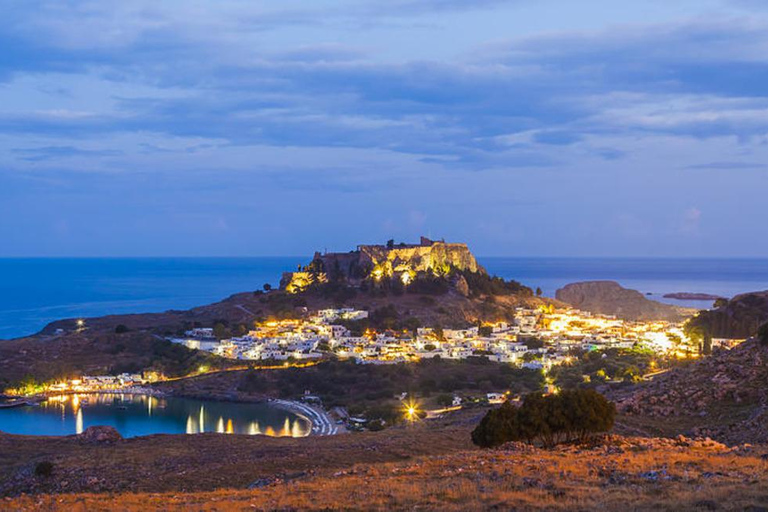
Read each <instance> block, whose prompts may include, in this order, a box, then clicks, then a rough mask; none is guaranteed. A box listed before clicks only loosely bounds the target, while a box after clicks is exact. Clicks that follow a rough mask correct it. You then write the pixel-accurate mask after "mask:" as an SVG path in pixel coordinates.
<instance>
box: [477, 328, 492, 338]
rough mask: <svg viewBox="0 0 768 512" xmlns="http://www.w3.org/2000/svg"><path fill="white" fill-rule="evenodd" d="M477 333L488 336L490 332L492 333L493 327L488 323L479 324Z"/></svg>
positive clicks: (484, 336)
mask: <svg viewBox="0 0 768 512" xmlns="http://www.w3.org/2000/svg"><path fill="white" fill-rule="evenodd" d="M477 333H478V334H479V335H480V336H482V337H483V338H490V337H491V334H493V327H491V326H490V325H481V326H480V327H479V328H478V330H477Z"/></svg>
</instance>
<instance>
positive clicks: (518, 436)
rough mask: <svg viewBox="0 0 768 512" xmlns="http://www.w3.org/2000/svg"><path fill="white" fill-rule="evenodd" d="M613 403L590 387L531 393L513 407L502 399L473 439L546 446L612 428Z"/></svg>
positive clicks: (486, 445)
mask: <svg viewBox="0 0 768 512" xmlns="http://www.w3.org/2000/svg"><path fill="white" fill-rule="evenodd" d="M615 417H616V406H615V405H614V404H613V403H611V402H609V401H608V400H607V399H606V398H605V397H604V396H603V395H601V394H600V393H598V392H596V391H594V390H591V389H574V390H567V391H563V392H562V393H560V394H557V395H546V396H545V395H542V394H540V393H532V394H530V395H527V396H526V397H525V399H524V401H523V404H522V405H521V406H520V407H519V408H516V407H515V406H513V405H512V404H511V403H509V402H505V403H504V404H503V405H502V406H501V407H500V408H498V409H494V410H491V411H489V412H488V414H486V415H485V417H484V418H483V419H482V420H481V421H480V424H479V425H478V426H477V427H476V428H475V429H474V430H473V431H472V442H473V443H475V444H476V445H478V446H481V447H483V448H490V447H494V446H499V445H502V444H504V443H507V442H510V441H524V442H527V443H531V444H533V443H536V442H540V443H541V444H543V445H544V446H546V447H551V446H554V445H556V444H558V443H562V442H566V441H570V440H574V439H578V440H580V441H584V440H585V439H587V438H589V437H590V436H592V435H593V434H596V433H599V432H607V431H609V430H610V429H611V428H613V423H614V419H615Z"/></svg>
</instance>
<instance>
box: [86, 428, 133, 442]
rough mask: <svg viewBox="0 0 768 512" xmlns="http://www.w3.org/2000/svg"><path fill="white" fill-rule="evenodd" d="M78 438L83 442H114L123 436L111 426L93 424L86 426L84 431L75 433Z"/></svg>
mask: <svg viewBox="0 0 768 512" xmlns="http://www.w3.org/2000/svg"><path fill="white" fill-rule="evenodd" d="M77 438H78V440H80V441H81V442H84V443H92V444H101V443H114V442H117V441H120V440H122V439H123V436H121V435H120V433H119V432H118V431H117V430H115V429H114V428H112V427H107V426H95V427H88V428H87V429H85V432H83V433H82V434H78V435H77Z"/></svg>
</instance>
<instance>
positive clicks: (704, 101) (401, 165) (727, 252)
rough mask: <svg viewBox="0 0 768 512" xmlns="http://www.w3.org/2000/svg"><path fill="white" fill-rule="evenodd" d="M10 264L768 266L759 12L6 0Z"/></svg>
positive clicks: (764, 48)
mask: <svg viewBox="0 0 768 512" xmlns="http://www.w3.org/2000/svg"><path fill="white" fill-rule="evenodd" d="M2 12H3V14H2V16H0V48H2V51H1V52H0V218H2V222H0V257H32V256H35V257H36V256H41V257H57V256H78V257H79V256H275V255H305V254H306V255H309V254H311V253H312V252H313V251H315V250H325V249H327V250H338V251H345V250H349V249H352V248H354V246H356V245H357V244H359V243H377V242H378V243H383V242H385V241H386V240H388V239H390V238H394V239H396V240H397V241H415V240H418V237H419V235H422V234H423V235H428V236H431V237H434V238H445V239H446V240H447V241H463V242H467V243H468V244H469V245H470V248H472V249H473V251H474V252H475V253H477V254H479V255H482V256H565V257H586V256H619V257H629V256H636V257H670V256H673V257H699V256H700V257H768V237H765V236H761V235H762V233H763V232H764V226H766V225H768V208H766V207H765V200H764V197H765V195H766V192H767V191H768V2H764V1H762V0H751V1H750V0H695V1H694V0H675V1H669V0H639V1H634V2H629V1H626V2H623V1H622V2H617V1H615V0H579V1H578V2H574V1H571V0H388V1H386V2H382V1H380V0H301V1H299V0H280V1H276V0H272V1H264V0H216V1H208V0H164V1H162V2H158V1H156V0H154V1H144V0H132V1H131V2H125V1H122V0H116V1H112V0H94V1H90V0H4V1H3V2H2Z"/></svg>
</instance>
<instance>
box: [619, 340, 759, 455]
mask: <svg viewBox="0 0 768 512" xmlns="http://www.w3.org/2000/svg"><path fill="white" fill-rule="evenodd" d="M766 383H768V347H766V346H764V345H763V344H761V343H760V342H758V341H757V340H749V341H746V342H744V343H742V344H741V345H739V346H737V347H735V348H733V349H731V350H729V351H725V350H721V351H716V352H715V353H714V354H713V355H712V356H710V357H707V358H704V359H701V360H699V361H697V362H696V363H694V364H692V365H690V366H688V367H684V368H676V369H674V370H671V371H669V372H668V373H666V374H664V375H659V376H657V377H656V378H654V380H653V381H651V382H648V383H645V384H642V385H639V386H636V387H633V388H630V389H628V390H624V391H620V392H617V393H615V394H613V396H612V398H613V399H614V400H615V401H616V403H617V408H618V410H619V412H620V413H621V415H622V422H624V423H627V424H630V425H633V426H635V427H638V428H640V429H643V430H644V431H645V432H646V433H648V434H652V435H653V434H672V433H680V432H687V433H689V434H692V435H707V436H711V437H715V438H717V439H718V440H721V441H724V442H730V443H739V442H760V443H765V442H768V387H766Z"/></svg>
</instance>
